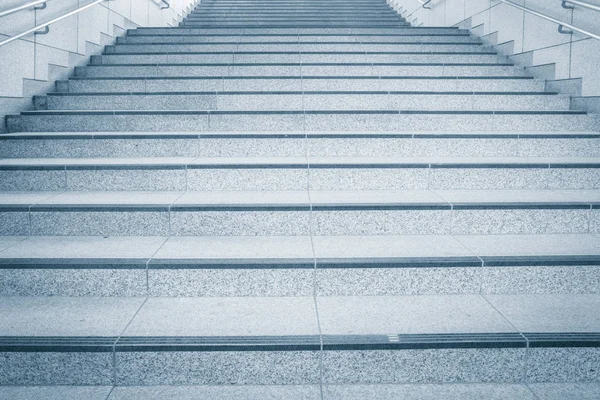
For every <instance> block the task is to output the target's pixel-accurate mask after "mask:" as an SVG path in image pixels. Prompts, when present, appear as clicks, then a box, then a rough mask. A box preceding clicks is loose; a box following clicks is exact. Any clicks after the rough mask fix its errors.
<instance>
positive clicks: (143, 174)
mask: <svg viewBox="0 0 600 400" xmlns="http://www.w3.org/2000/svg"><path fill="white" fill-rule="evenodd" d="M67 180H68V187H69V189H70V190H75V191H108V190H140V191H146V190H147V191H149V190H154V191H175V190H185V189H186V171H185V169H137V170H136V169H112V170H111V169H89V170H67Z"/></svg>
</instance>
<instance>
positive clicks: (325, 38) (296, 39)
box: [117, 34, 481, 45]
mask: <svg viewBox="0 0 600 400" xmlns="http://www.w3.org/2000/svg"><path fill="white" fill-rule="evenodd" d="M273 42H279V43H281V42H284V43H314V42H335V43H361V44H363V45H366V44H370V43H374V44H385V43H448V44H450V43H473V44H479V43H481V42H480V41H479V39H478V38H476V37H472V36H469V35H463V34H460V35H450V34H448V35H440V34H436V35H408V34H405V35H367V34H363V35H336V34H330V35H297V34H293V35H290V34H285V35H283V34H281V35H250V34H248V35H208V34H205V35H179V36H176V35H152V34H147V35H128V36H119V37H117V43H118V44H124V43H129V44H133V43H149V44H165V43H166V44H168V43H191V44H201V43H255V44H256V43H273Z"/></svg>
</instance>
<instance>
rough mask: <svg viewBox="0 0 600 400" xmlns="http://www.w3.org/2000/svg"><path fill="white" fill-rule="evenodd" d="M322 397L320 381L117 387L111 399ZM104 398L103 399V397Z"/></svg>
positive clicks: (277, 399)
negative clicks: (297, 383) (274, 383)
mask: <svg viewBox="0 0 600 400" xmlns="http://www.w3.org/2000/svg"><path fill="white" fill-rule="evenodd" d="M163 399H179V400H197V399H210V400H281V399H290V400H320V399H321V391H320V388H319V386H318V385H283V386H276V385H263V386H251V385H244V386H208V385H206V386H147V387H144V386H133V387H115V388H114V389H113V391H112V393H111V396H110V398H109V399H108V400H163ZM103 400H104V399H103Z"/></svg>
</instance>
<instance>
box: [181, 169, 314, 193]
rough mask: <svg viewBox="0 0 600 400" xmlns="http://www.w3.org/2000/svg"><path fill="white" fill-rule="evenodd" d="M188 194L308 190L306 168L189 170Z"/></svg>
mask: <svg viewBox="0 0 600 400" xmlns="http://www.w3.org/2000/svg"><path fill="white" fill-rule="evenodd" d="M187 176H188V180H187V186H188V190H196V191H201V190H306V187H307V185H308V183H307V182H308V171H307V169H305V168H302V169H300V168H293V169H292V168H273V169H272V168H260V169H251V168H249V169H189V170H188V175H187Z"/></svg>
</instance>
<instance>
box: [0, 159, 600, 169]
mask: <svg viewBox="0 0 600 400" xmlns="http://www.w3.org/2000/svg"><path fill="white" fill-rule="evenodd" d="M598 163H600V157H211V158H209V157H139V158H117V157H115V158H4V159H0V167H12V166H48V167H62V166H66V167H74V166H89V167H93V166H107V167H108V166H180V167H183V166H186V165H188V166H235V165H252V166H261V165H264V166H294V167H305V166H306V167H308V165H310V166H311V167H314V168H317V167H323V166H329V165H331V166H340V167H350V166H370V165H373V166H386V165H397V166H403V165H405V166H421V167H427V166H431V165H448V166H451V165H455V166H484V165H495V166H502V165H524V166H539V167H546V166H552V165H555V166H560V165H569V164H570V165H573V166H577V165H584V164H590V165H594V164H598Z"/></svg>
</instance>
